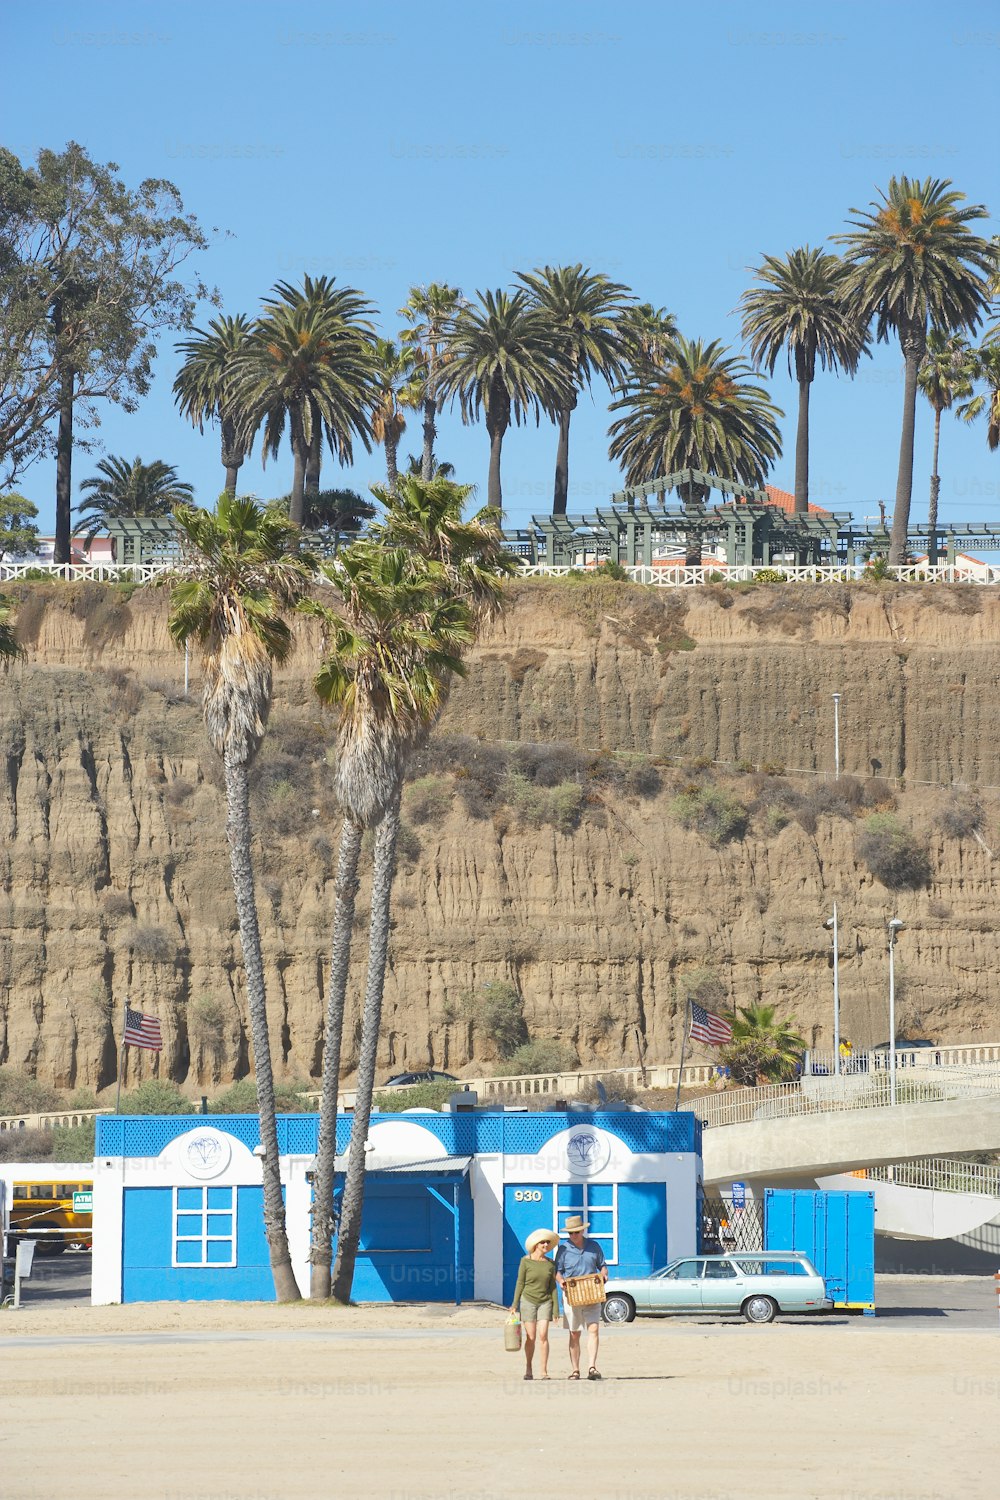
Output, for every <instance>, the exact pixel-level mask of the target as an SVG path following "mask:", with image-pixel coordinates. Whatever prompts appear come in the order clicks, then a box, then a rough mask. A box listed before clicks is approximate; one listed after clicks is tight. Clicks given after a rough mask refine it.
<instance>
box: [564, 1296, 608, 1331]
mask: <svg viewBox="0 0 1000 1500" xmlns="http://www.w3.org/2000/svg"><path fill="white" fill-rule="evenodd" d="M603 1305H604V1304H603V1303H602V1302H590V1303H588V1305H587V1306H586V1307H570V1305H569V1303H568V1302H564V1303H563V1327H564V1328H568V1329H569V1331H570V1333H580V1332H581V1331H582V1330H583V1329H584V1328H589V1327H590V1325H591V1324H592V1323H599V1322H600V1321H601V1308H602V1307H603Z"/></svg>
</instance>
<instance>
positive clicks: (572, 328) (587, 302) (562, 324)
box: [517, 263, 634, 516]
mask: <svg viewBox="0 0 1000 1500" xmlns="http://www.w3.org/2000/svg"><path fill="white" fill-rule="evenodd" d="M517 279H518V281H520V282H521V284H522V286H524V288H525V289H526V291H527V293H528V295H529V297H530V298H531V301H532V304H533V305H534V307H536V308H537V310H538V313H539V315H540V316H541V318H542V320H543V321H544V323H545V324H546V325H547V326H548V328H549V331H550V333H551V335H552V339H553V342H554V343H555V344H557V345H558V347H559V349H560V351H561V358H562V361H563V362H564V363H565V366H566V374H567V381H566V385H565V392H564V394H563V395H562V398H561V401H560V403H559V404H558V405H557V406H556V407H555V408H553V409H552V411H551V415H552V416H553V417H554V419H555V421H556V422H557V424H558V427H559V443H558V447H557V450H556V475H555V488H554V490H553V495H552V513H553V515H559V516H564V515H565V514H566V504H567V500H568V497H569V427H570V420H571V418H572V416H573V412H574V411H575V409H576V405H577V401H578V399H579V395H580V392H581V391H582V390H583V389H584V387H586V388H588V389H589V388H590V384H591V381H592V379H593V377H594V375H595V374H597V375H602V376H603V377H604V379H605V380H606V381H607V382H608V384H609V385H616V384H620V383H621V379H622V376H623V373H624V371H625V369H626V366H627V353H628V347H627V343H626V340H625V338H624V336H623V332H622V326H621V319H622V315H623V314H624V313H625V312H627V310H628V309H629V306H630V304H631V303H632V302H633V301H634V298H633V297H632V294H631V292H630V291H629V289H628V287H626V286H622V285H621V284H620V283H619V282H617V281H611V280H610V279H609V278H608V277H607V276H605V275H603V274H602V273H600V272H593V271H590V270H589V269H587V270H585V269H584V267H583V266H582V265H581V264H579V263H578V264H577V265H575V266H545V267H543V268H542V269H540V270H535V271H531V272H520V273H518V278H517Z"/></svg>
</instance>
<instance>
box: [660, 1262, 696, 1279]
mask: <svg viewBox="0 0 1000 1500" xmlns="http://www.w3.org/2000/svg"><path fill="white" fill-rule="evenodd" d="M666 1274H667V1278H668V1280H670V1281H686V1280H688V1279H689V1278H690V1277H692V1276H699V1275H700V1274H701V1266H700V1264H699V1262H698V1261H696V1260H682V1261H681V1262H680V1264H679V1265H676V1266H674V1267H673V1269H672V1270H670V1271H668V1272H667V1273H666Z"/></svg>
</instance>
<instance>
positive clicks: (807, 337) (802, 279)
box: [740, 245, 868, 515]
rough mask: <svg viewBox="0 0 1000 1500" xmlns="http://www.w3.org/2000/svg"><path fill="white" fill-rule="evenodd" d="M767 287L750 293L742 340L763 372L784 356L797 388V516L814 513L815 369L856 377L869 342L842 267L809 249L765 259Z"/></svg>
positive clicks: (761, 275)
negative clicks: (844, 290)
mask: <svg viewBox="0 0 1000 1500" xmlns="http://www.w3.org/2000/svg"><path fill="white" fill-rule="evenodd" d="M754 274H755V276H756V278H757V281H758V282H759V283H761V285H759V286H756V287H752V288H751V289H750V290H749V291H747V292H744V294H743V296H742V297H741V299H740V303H741V306H742V308H743V337H744V338H745V339H746V340H748V342H749V344H750V353H751V356H752V358H753V361H754V364H755V365H756V366H757V367H758V369H765V370H766V371H767V373H768V374H769V375H773V374H774V368H775V365H776V364H777V363H778V359H779V357H780V355H781V352H782V350H784V351H785V353H786V355H787V359H788V373H789V375H791V374H792V367H793V364H794V370H795V380H796V383H797V385H798V388H799V416H798V426H797V429H796V434H795V510H796V512H798V513H800V514H803V515H804V514H806V513H807V512H808V510H809V395H810V391H811V390H812V383H813V380H814V379H815V377H816V362H817V360H818V361H819V364H820V367H821V369H824V370H837V369H843V370H846V371H847V372H848V373H849V374H852V375H853V374H854V371H855V370H856V369H857V367H858V360H859V359H860V357H861V354H862V353H863V352H864V351H865V350H866V349H867V345H868V339H867V335H866V333H865V329H864V326H863V325H859V323H858V321H857V319H856V318H855V317H854V315H853V312H852V311H851V308H850V305H849V304H848V303H847V302H846V301H845V299H844V297H843V296H842V294H841V283H842V281H843V274H844V267H843V263H842V262H841V261H840V260H839V258H838V257H837V256H836V255H831V254H830V253H829V252H828V251H825V250H816V249H812V248H811V247H810V246H809V245H804V246H802V247H801V249H798V250H792V251H791V252H790V253H789V254H788V255H786V256H784V257H783V258H779V257H778V256H775V255H765V257H764V259H763V261H762V263H761V265H760V266H758V267H757V270H756V271H755V273H754Z"/></svg>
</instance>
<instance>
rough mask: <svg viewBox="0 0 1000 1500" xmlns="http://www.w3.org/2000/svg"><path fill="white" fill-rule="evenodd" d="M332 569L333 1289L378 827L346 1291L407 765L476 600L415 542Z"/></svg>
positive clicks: (320, 686)
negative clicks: (370, 845)
mask: <svg viewBox="0 0 1000 1500" xmlns="http://www.w3.org/2000/svg"><path fill="white" fill-rule="evenodd" d="M412 482H413V483H419V481H412ZM325 571H326V572H327V576H328V577H329V579H330V582H331V583H332V584H333V585H334V587H335V588H337V590H338V591H339V593H340V595H341V598H342V601H343V610H342V613H336V612H334V611H332V610H329V609H327V608H326V607H325V606H322V605H319V604H317V603H311V604H309V605H307V606H306V607H307V608H308V609H309V611H310V613H313V614H316V615H319V616H320V617H321V618H322V620H323V622H324V627H325V630H326V635H327V656H326V658H325V660H324V663H323V665H322V667H321V669H320V671H319V673H318V675H317V677H316V679H315V682H314V687H315V690H316V693H317V696H318V697H319V699H320V701H321V702H322V703H324V704H326V705H327V706H329V707H334V708H336V709H338V710H339V728H338V760H337V771H336V780H335V789H336V794H337V800H338V801H339V803H340V806H341V808H342V810H343V814H344V823H343V828H342V831H341V843H340V854H339V858H338V869H337V882H336V887H335V890H336V899H335V908H334V924H333V953H332V957H331V962H330V986H329V995H328V1004H327V1018H326V1035H325V1039H324V1047H323V1084H322V1095H321V1103H320V1127H319V1138H318V1142H317V1151H316V1170H315V1177H314V1185H313V1203H314V1208H313V1236H312V1249H311V1252H310V1260H311V1262H312V1272H311V1295H312V1296H314V1297H326V1296H328V1295H330V1260H331V1251H330V1221H329V1216H328V1214H324V1213H322V1212H321V1205H324V1204H327V1205H330V1206H331V1207H332V1202H333V1184H334V1157H335V1146H336V1108H337V1093H338V1090H339V1081H340V1049H341V1036H342V1032H343V1016H344V997H345V994H346V986H347V973H348V967H349V963H350V939H351V927H352V924H353V917H354V899H355V891H356V887H357V864H358V856H359V852H360V848H361V837H362V832H363V830H364V829H365V828H370V827H375V829H376V834H375V850H374V869H373V874H372V897H371V917H370V923H369V957H368V975H367V981H366V986H365V1002H364V1015H363V1021H362V1037H361V1048H360V1055H359V1059H358V1078H357V1093H356V1098H355V1106H354V1115H353V1122H352V1131H351V1147H350V1155H349V1161H348V1172H347V1181H346V1183H345V1187H344V1194H343V1198H342V1205H341V1217H340V1227H339V1232H338V1237H337V1268H336V1272H335V1275H334V1283H333V1295H334V1297H336V1298H337V1299H338V1300H340V1301H347V1300H348V1299H349V1297H350V1292H351V1284H352V1280H353V1274H354V1259H355V1256H356V1254H357V1245H358V1234H359V1232H360V1223H361V1219H360V1215H361V1205H362V1200H363V1193H364V1146H365V1139H366V1137H367V1133H368V1122H369V1119H370V1115H371V1101H372V1094H373V1091H374V1086H375V1063H376V1057H377V1050H378V1038H379V1028H380V1025H381V1013H382V991H383V987H384V982H385V963H386V955H387V951H388V947H387V945H388V933H389V900H390V894H391V888H392V877H393V873H394V869H395V849H396V840H397V837H398V833H399V803H400V795H401V790H402V779H403V769H404V765H405V760H406V755H407V753H408V751H409V750H410V749H411V748H412V747H413V746H414V745H415V744H416V743H418V742H419V740H420V738H421V737H422V735H423V733H424V732H425V731H426V729H427V727H428V726H429V725H430V724H431V723H432V722H433V720H434V718H435V717H436V715H437V713H438V711H439V709H440V707H441V705H442V704H443V702H444V698H445V694H446V691H447V684H448V681H449V679H450V677H451V676H452V675H453V674H454V673H456V672H461V671H462V665H461V662H460V660H459V658H458V655H457V652H458V651H459V650H460V649H461V647H462V646H463V645H464V644H466V642H467V641H468V640H470V639H471V632H470V629H469V618H470V616H469V610H468V608H467V607H466V605H465V604H463V603H462V602H461V601H460V600H459V599H457V598H456V597H455V596H454V595H452V594H450V593H449V591H448V589H447V587H446V586H445V580H444V572H443V569H442V568H441V567H440V565H438V564H428V563H427V562H426V561H425V560H424V559H422V558H420V557H419V555H417V554H415V553H413V552H411V551H406V550H404V549H402V548H387V547H384V546H382V545H381V544H379V543H377V542H368V541H366V542H358V543H356V544H355V545H354V546H352V547H349V548H348V549H347V551H346V552H343V553H341V555H340V558H339V559H338V561H337V563H336V564H335V565H332V566H330V567H329V568H327V569H326V570H325Z"/></svg>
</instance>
